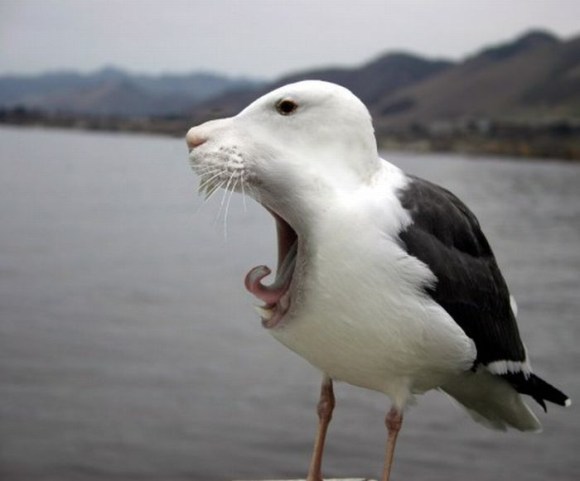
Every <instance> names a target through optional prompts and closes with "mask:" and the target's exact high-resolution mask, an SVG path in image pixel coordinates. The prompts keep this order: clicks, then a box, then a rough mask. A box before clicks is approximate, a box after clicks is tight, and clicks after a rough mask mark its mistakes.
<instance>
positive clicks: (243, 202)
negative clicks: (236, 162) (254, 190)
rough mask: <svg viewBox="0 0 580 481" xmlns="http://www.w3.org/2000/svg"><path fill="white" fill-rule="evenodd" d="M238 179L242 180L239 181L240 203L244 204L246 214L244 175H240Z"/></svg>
mask: <svg viewBox="0 0 580 481" xmlns="http://www.w3.org/2000/svg"><path fill="white" fill-rule="evenodd" d="M240 180H241V181H242V182H241V186H242V204H243V205H244V214H247V213H248V208H247V205H246V191H245V189H244V176H243V175H240Z"/></svg>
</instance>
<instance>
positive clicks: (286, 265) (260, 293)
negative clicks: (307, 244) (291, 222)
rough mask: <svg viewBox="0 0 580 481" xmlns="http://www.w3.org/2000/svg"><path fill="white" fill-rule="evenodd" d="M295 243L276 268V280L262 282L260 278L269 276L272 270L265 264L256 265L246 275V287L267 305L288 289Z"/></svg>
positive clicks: (292, 268) (294, 259)
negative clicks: (269, 282)
mask: <svg viewBox="0 0 580 481" xmlns="http://www.w3.org/2000/svg"><path fill="white" fill-rule="evenodd" d="M297 244H298V243H297V242H295V243H294V245H292V247H290V250H289V251H288V254H287V255H286V258H285V259H284V261H283V262H282V264H281V265H280V267H279V268H278V274H277V276H276V280H275V281H274V282H273V283H272V284H270V285H269V286H266V285H264V284H262V279H263V278H264V277H267V276H269V275H270V273H271V272H272V271H271V270H270V268H268V267H267V266H257V267H254V268H253V269H252V270H251V271H250V272H248V274H247V275H246V279H245V281H244V284H245V285H246V289H247V290H248V291H249V292H251V293H252V294H254V295H255V296H256V297H257V298H258V299H260V300H261V301H264V302H265V303H266V304H267V305H274V304H276V303H277V302H278V301H279V300H280V298H281V297H282V296H283V295H284V293H285V292H286V291H287V290H288V287H290V281H291V280H292V274H293V272H294V266H295V265H296V250H297V247H298V246H297Z"/></svg>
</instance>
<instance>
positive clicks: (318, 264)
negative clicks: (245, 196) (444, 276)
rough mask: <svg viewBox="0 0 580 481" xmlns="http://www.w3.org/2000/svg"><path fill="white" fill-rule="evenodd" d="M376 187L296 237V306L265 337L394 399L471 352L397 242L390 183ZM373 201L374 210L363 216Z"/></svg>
mask: <svg viewBox="0 0 580 481" xmlns="http://www.w3.org/2000/svg"><path fill="white" fill-rule="evenodd" d="M378 188H379V189H382V190H380V192H381V194H380V196H379V197H380V198H379V199H376V198H374V196H373V192H374V190H373V189H371V190H370V195H369V192H363V193H361V194H359V195H353V197H352V198H349V199H345V201H344V202H340V203H337V204H336V205H334V206H333V208H331V209H329V210H328V211H327V212H326V213H325V215H324V216H322V217H321V219H320V221H319V223H318V224H317V229H316V231H315V232H313V233H312V234H311V238H310V239H309V240H308V242H305V243H304V252H303V253H302V255H303V256H304V257H305V259H306V261H305V265H304V272H303V273H302V275H301V277H302V279H301V280H300V282H301V283H302V285H301V292H300V293H298V296H299V299H300V302H299V303H298V305H297V306H296V308H295V310H294V312H293V313H292V315H291V316H289V318H288V319H287V320H286V322H285V323H284V325H282V326H280V327H279V328H277V329H274V330H272V334H273V335H274V336H275V337H276V338H277V339H278V340H279V341H280V342H282V343H283V344H285V345H286V346H287V347H289V348H290V349H292V350H294V351H295V352H297V353H298V354H299V355H301V356H302V357H304V358H306V359H307V360H308V361H309V362H310V363H311V364H313V365H314V366H316V367H317V368H319V369H320V370H322V371H323V372H325V373H326V374H328V375H329V376H331V377H332V378H334V379H337V380H342V381H346V382H348V383H350V384H354V385H358V386H361V387H365V388H369V389H373V390H377V391H381V392H384V393H386V394H387V395H389V396H390V397H391V398H392V399H393V401H395V402H400V403H401V404H402V403H404V402H405V399H406V397H407V396H408V395H409V394H411V393H413V392H424V391H426V390H428V389H432V388H434V387H437V386H438V385H439V384H441V383H442V382H443V381H444V380H445V379H446V378H447V377H448V376H449V375H453V374H456V373H457V372H459V371H463V370H466V369H469V367H470V366H471V363H472V362H473V359H474V357H475V348H474V346H473V343H472V341H471V340H470V339H469V338H468V337H467V336H466V335H465V334H464V333H463V331H462V330H461V329H460V328H459V327H458V326H457V325H456V324H455V322H454V321H453V320H452V319H451V318H450V317H449V315H448V314H447V313H446V312H445V311H444V310H443V309H442V308H441V307H440V306H438V305H437V304H436V303H435V302H433V301H432V300H431V298H430V297H428V296H427V295H425V294H424V293H423V292H422V289H421V287H420V286H425V285H428V284H429V283H430V282H433V281H434V279H433V275H432V273H431V272H430V271H429V270H428V269H427V267H426V266H425V265H424V264H422V263H421V262H420V261H418V260H417V259H415V258H413V257H410V256H408V255H407V253H406V252H405V251H404V249H403V248H402V247H401V246H400V245H399V244H398V242H397V240H396V233H397V232H398V231H399V230H400V229H401V226H402V225H404V223H405V222H408V218H407V217H406V213H405V212H404V211H403V209H402V208H401V207H400V204H399V203H398V201H397V199H396V198H395V196H394V186H392V185H379V187H378ZM387 188H388V190H387ZM385 191H386V192H387V194H386V195H384V192H385ZM389 191H390V193H389ZM376 200H378V201H380V202H381V203H382V205H381V207H380V208H381V211H380V213H375V214H380V216H375V217H374V219H370V218H369V216H373V215H374V214H373V211H374V208H373V205H372V204H373V202H375V201H376ZM360 202H362V203H365V204H366V206H365V207H366V208H365V209H361V208H360V207H361V206H360V205H358V204H359V203H360ZM361 212H364V213H365V214H364V215H361Z"/></svg>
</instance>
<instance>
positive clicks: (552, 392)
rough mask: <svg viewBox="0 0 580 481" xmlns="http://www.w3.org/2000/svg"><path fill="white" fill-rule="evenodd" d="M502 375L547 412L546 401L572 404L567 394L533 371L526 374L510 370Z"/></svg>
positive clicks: (564, 404) (565, 404)
mask: <svg viewBox="0 0 580 481" xmlns="http://www.w3.org/2000/svg"><path fill="white" fill-rule="evenodd" d="M501 377H502V378H504V379H505V380H506V381H507V382H509V383H510V384H511V385H512V386H513V387H514V388H515V389H516V391H518V392H519V393H521V394H527V395H528V396H531V397H532V398H533V399H534V401H536V402H537V403H538V404H539V405H540V406H542V408H543V409H544V411H546V412H547V411H548V408H547V407H546V402H545V401H548V402H551V403H554V404H557V405H559V406H570V404H571V403H572V401H571V400H570V398H569V397H568V396H566V394H564V393H563V392H562V391H560V390H559V389H557V388H555V387H554V386H552V385H551V384H549V383H547V382H546V381H544V380H543V379H542V378H540V377H538V376H536V375H535V374H533V373H531V374H528V375H527V376H526V375H524V374H523V373H521V372H518V373H511V372H510V373H507V374H503V375H502V376H501Z"/></svg>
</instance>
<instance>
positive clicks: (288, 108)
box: [276, 99, 298, 115]
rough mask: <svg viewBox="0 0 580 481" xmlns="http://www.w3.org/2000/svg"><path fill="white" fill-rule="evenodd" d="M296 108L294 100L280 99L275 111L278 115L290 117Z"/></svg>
mask: <svg viewBox="0 0 580 481" xmlns="http://www.w3.org/2000/svg"><path fill="white" fill-rule="evenodd" d="M297 108H298V104H297V103H296V102H294V100H290V99H282V100H279V101H278V103H277V104H276V110H277V111H278V113H279V114H280V115H290V114H291V113H292V112H294V111H295V110H296V109H297Z"/></svg>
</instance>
